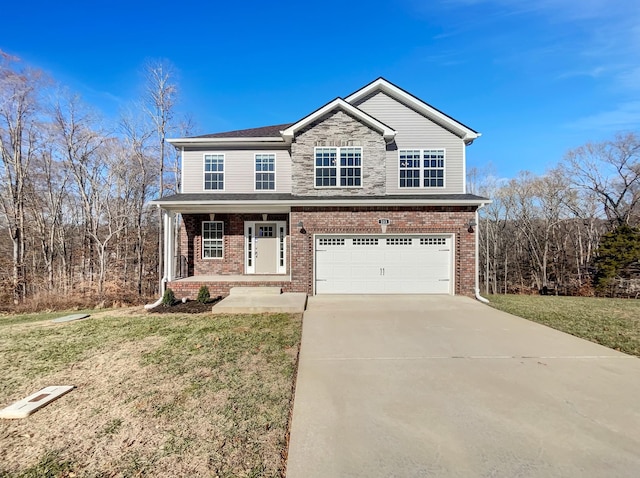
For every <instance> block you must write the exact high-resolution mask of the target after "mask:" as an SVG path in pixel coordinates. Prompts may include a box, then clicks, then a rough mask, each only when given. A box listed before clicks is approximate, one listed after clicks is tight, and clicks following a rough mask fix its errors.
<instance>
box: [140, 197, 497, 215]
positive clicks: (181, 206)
mask: <svg viewBox="0 0 640 478" xmlns="http://www.w3.org/2000/svg"><path fill="white" fill-rule="evenodd" d="M491 202H492V201H491V200H490V199H485V198H478V199H431V200H430V199H428V198H424V199H366V198H362V199H352V198H348V199H333V200H332V199H316V200H313V199H312V200H305V201H300V200H280V201H277V200H275V201H274V200H262V199H261V200H250V199H249V200H236V201H228V200H223V201H221V200H215V199H211V200H205V201H197V202H194V201H180V200H176V201H163V202H157V201H151V202H150V204H151V205H155V206H158V207H160V208H162V209H166V210H170V211H176V212H179V211H185V212H211V209H212V208H216V211H215V212H263V213H272V214H276V213H285V212H289V211H290V210H291V207H295V206H312V207H351V206H353V207H355V206H484V205H486V204H491Z"/></svg>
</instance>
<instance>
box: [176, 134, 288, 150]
mask: <svg viewBox="0 0 640 478" xmlns="http://www.w3.org/2000/svg"><path fill="white" fill-rule="evenodd" d="M167 142H168V143H171V144H172V145H173V146H175V147H183V148H184V147H185V146H226V145H228V146H232V145H242V146H250V145H252V144H285V140H284V139H283V138H282V137H280V136H278V137H275V136H262V137H256V138H170V139H167Z"/></svg>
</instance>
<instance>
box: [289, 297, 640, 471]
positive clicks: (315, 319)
mask: <svg viewBox="0 0 640 478" xmlns="http://www.w3.org/2000/svg"><path fill="white" fill-rule="evenodd" d="M394 476H395V477H428V476H433V477H465V478H466V477H485V476H486V477H489V476H491V477H545V478H547V477H571V478H573V477H605V476H606V477H636V476H640V360H638V359H637V358H635V357H631V356H628V355H625V354H622V353H619V352H616V351H614V350H611V349H608V348H605V347H601V346H599V345H596V344H593V343H590V342H587V341H584V340H580V339H578V338H575V337H573V336H570V335H567V334H563V333H561V332H558V331H555V330H552V329H550V328H547V327H544V326H542V325H538V324H535V323H533V322H529V321H526V320H524V319H520V318H517V317H514V316H511V315H509V314H505V313H502V312H499V311H496V310H494V309H492V308H490V307H488V306H486V305H483V304H481V303H479V302H477V301H474V300H472V299H468V298H464V297H450V296H422V297H418V296H315V297H310V298H309V300H308V304H307V311H306V312H305V314H304V326H303V337H302V347H301V354H300V366H299V371H298V381H297V386H296V395H295V404H294V411H293V420H292V431H291V441H290V447H289V459H288V466H287V478H303V477H304V478H313V477H323V478H324V477H394Z"/></svg>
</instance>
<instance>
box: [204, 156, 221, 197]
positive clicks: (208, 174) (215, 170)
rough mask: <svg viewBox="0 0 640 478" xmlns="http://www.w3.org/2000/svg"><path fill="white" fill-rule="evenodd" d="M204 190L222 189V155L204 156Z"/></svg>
mask: <svg viewBox="0 0 640 478" xmlns="http://www.w3.org/2000/svg"><path fill="white" fill-rule="evenodd" d="M204 189H205V190H223V189H224V154H205V155H204Z"/></svg>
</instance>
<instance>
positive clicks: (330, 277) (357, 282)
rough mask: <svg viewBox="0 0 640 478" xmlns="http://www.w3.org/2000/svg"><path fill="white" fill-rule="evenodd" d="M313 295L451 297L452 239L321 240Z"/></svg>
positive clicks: (419, 237)
mask: <svg viewBox="0 0 640 478" xmlns="http://www.w3.org/2000/svg"><path fill="white" fill-rule="evenodd" d="M315 246H316V253H315V270H316V272H315V275H316V289H315V292H316V294H451V293H453V289H452V287H453V273H452V272H453V267H452V265H453V247H452V237H451V236H427V235H419V236H402V235H398V236H374V235H371V236H369V235H367V236H364V235H363V236H319V237H316V240H315Z"/></svg>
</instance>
